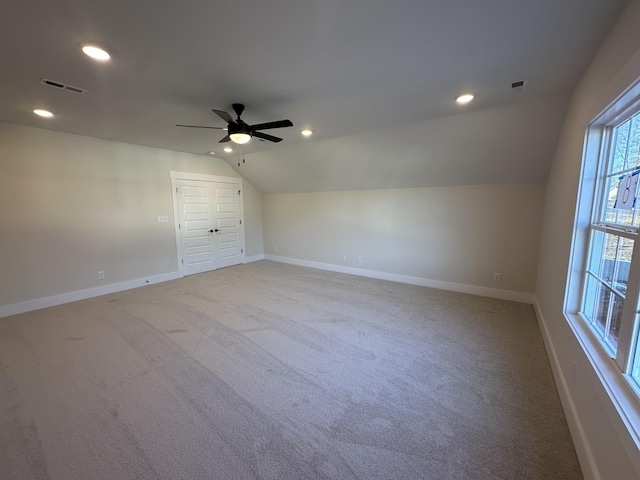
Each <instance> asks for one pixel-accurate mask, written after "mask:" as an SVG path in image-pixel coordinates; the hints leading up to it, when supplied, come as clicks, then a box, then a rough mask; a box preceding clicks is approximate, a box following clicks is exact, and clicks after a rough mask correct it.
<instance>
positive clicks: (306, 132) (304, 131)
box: [300, 128, 313, 137]
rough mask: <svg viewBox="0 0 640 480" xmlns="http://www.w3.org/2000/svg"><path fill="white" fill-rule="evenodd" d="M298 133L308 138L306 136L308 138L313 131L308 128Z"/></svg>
mask: <svg viewBox="0 0 640 480" xmlns="http://www.w3.org/2000/svg"><path fill="white" fill-rule="evenodd" d="M300 133H301V134H302V135H304V136H305V137H308V136H310V135H311V134H312V133H313V131H311V130H309V129H308V128H305V129H304V130H302V131H301V132H300Z"/></svg>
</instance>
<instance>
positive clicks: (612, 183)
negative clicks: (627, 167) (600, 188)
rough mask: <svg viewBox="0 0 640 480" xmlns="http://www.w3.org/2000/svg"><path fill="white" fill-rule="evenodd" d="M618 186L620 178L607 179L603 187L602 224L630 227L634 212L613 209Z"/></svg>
mask: <svg viewBox="0 0 640 480" xmlns="http://www.w3.org/2000/svg"><path fill="white" fill-rule="evenodd" d="M619 185H620V177H619V176H617V175H616V176H615V177H608V178H607V181H606V186H605V195H606V202H605V211H604V219H603V220H604V222H606V223H614V224H616V225H623V226H626V227H630V226H631V225H632V224H633V212H634V211H635V209H634V210H625V209H620V208H613V206H614V205H615V204H616V200H617V199H618V186H619Z"/></svg>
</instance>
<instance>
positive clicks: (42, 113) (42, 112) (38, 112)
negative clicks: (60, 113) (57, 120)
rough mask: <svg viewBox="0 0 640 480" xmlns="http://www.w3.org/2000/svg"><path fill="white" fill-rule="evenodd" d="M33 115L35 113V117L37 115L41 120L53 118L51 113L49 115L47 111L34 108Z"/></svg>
mask: <svg viewBox="0 0 640 480" xmlns="http://www.w3.org/2000/svg"><path fill="white" fill-rule="evenodd" d="M33 113H35V114H36V115H38V116H39V117H42V118H51V117H53V113H51V112H50V111H49V110H42V109H41V108H36V109H35V110H34V111H33Z"/></svg>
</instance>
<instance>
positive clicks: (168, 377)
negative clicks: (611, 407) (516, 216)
mask: <svg viewBox="0 0 640 480" xmlns="http://www.w3.org/2000/svg"><path fill="white" fill-rule="evenodd" d="M0 477H2V479H7V480H22V479H25V480H26V479H34V480H38V479H52V480H76V479H77V480H89V479H92V480H93V479H167V480H169V479H171V480H176V479H189V480H196V479H279V480H280V479H297V480H300V479H323V478H330V479H341V480H342V479H434V480H435V479H437V480H446V479H518V480H523V479H546V480H550V479H563V480H569V479H580V478H582V476H581V474H580V469H579V466H578V464H577V461H576V455H575V451H574V448H573V445H572V443H571V439H570V437H569V433H568V430H567V426H566V422H565V418H564V416H563V413H562V410H561V407H560V403H559V400H558V396H557V392H556V390H555V386H554V383H553V380H552V377H551V373H550V369H549V365H548V362H547V358H546V356H545V352H544V348H543V344H542V340H541V337H540V333H539V331H538V327H537V324H536V320H535V316H534V313H533V310H532V307H531V306H530V305H525V304H520V303H514V302H507V301H501V300H494V299H489V298H483V297H477V296H472V295H465V294H459V293H452V292H445V291H440V290H432V289H427V288H421V287H414V286H410V285H402V284H397V283H391V282H385V281H380V280H373V279H367V278H360V277H354V276H349V275H342V274H337V273H331V272H325V271H320V270H313V269H308V268H301V267H295V266H291V265H285V264H279V263H274V262H268V261H262V262H257V263H252V264H248V265H242V266H237V267H230V268H227V269H223V270H219V271H216V272H211V273H205V274H201V275H196V276H192V277H187V278H184V279H180V280H176V281H172V282H167V283H163V284H158V285H152V286H148V287H144V288H140V289H137V290H130V291H127V292H122V293H117V294H113V295H107V296H104V297H99V298H95V299H90V300H85V301H81V302H76V303H72V304H67V305H62V306H59V307H54V308H49V309H46V310H40V311H37V312H31V313H26V314H23V315H17V316H14V317H9V318H5V319H0Z"/></svg>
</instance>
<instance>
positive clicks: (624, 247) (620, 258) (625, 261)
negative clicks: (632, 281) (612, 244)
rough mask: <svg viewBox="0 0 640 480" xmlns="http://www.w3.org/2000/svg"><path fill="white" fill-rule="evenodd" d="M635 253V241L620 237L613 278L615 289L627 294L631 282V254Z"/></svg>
mask: <svg viewBox="0 0 640 480" xmlns="http://www.w3.org/2000/svg"><path fill="white" fill-rule="evenodd" d="M632 253H633V240H631V239H630V238H624V237H620V240H619V241H618V253H617V255H616V265H615V269H614V276H613V287H614V288H615V289H616V290H618V291H620V292H622V293H626V292H627V283H628V282H629V267H630V266H631V254H632Z"/></svg>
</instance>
